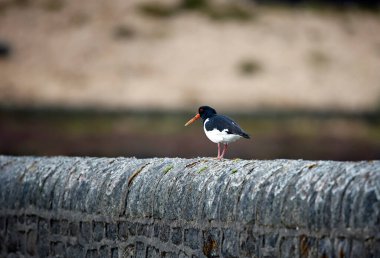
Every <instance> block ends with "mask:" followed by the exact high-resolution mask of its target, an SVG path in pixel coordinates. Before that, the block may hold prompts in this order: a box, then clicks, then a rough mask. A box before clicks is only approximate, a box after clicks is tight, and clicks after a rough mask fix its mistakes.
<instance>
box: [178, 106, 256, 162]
mask: <svg viewBox="0 0 380 258" xmlns="http://www.w3.org/2000/svg"><path fill="white" fill-rule="evenodd" d="M199 118H202V120H203V129H204V131H205V133H206V136H207V138H209V139H210V141H212V142H215V143H217V144H218V157H217V158H218V159H222V158H223V157H224V154H225V153H226V151H227V146H228V144H229V143H230V142H234V141H236V140H238V139H240V138H242V137H243V138H246V139H249V138H250V137H249V135H248V134H247V133H246V132H244V131H243V129H241V128H240V126H239V125H238V124H237V123H236V122H235V121H233V120H232V119H231V118H229V117H226V116H223V115H218V114H217V113H216V111H215V109H213V108H212V107H209V106H202V107H200V108H199V109H198V114H196V115H195V116H194V117H193V118H192V119H190V120H189V121H188V122H187V123H186V124H185V126H188V125H189V124H191V123H193V122H194V121H196V120H198V119H199ZM221 143H223V151H222V153H220V144H221Z"/></svg>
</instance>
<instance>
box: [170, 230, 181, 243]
mask: <svg viewBox="0 0 380 258" xmlns="http://www.w3.org/2000/svg"><path fill="white" fill-rule="evenodd" d="M172 242H173V244H175V245H179V244H181V243H182V228H180V227H175V228H172Z"/></svg>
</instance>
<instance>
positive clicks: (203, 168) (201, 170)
mask: <svg viewBox="0 0 380 258" xmlns="http://www.w3.org/2000/svg"><path fill="white" fill-rule="evenodd" d="M206 169H207V167H206V166H204V167H202V168H201V169H199V170H198V171H197V173H198V174H200V173H202V172H203V171H205V170H206Z"/></svg>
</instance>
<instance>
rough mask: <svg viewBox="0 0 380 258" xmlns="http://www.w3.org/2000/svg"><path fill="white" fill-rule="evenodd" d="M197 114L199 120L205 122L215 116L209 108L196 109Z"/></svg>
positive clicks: (213, 110) (214, 112) (213, 111)
mask: <svg viewBox="0 0 380 258" xmlns="http://www.w3.org/2000/svg"><path fill="white" fill-rule="evenodd" d="M198 114H199V115H200V116H201V118H202V119H203V121H204V120H206V119H207V118H210V117H212V116H214V115H216V111H215V109H213V108H212V107H209V106H201V107H199V108H198Z"/></svg>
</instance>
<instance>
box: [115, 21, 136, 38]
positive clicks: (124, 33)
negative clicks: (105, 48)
mask: <svg viewBox="0 0 380 258" xmlns="http://www.w3.org/2000/svg"><path fill="white" fill-rule="evenodd" d="M113 35H114V37H115V38H116V39H131V38H134V37H135V36H136V31H135V30H134V29H133V28H132V27H130V26H127V25H124V24H122V25H118V26H116V27H115V28H114V32H113Z"/></svg>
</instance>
